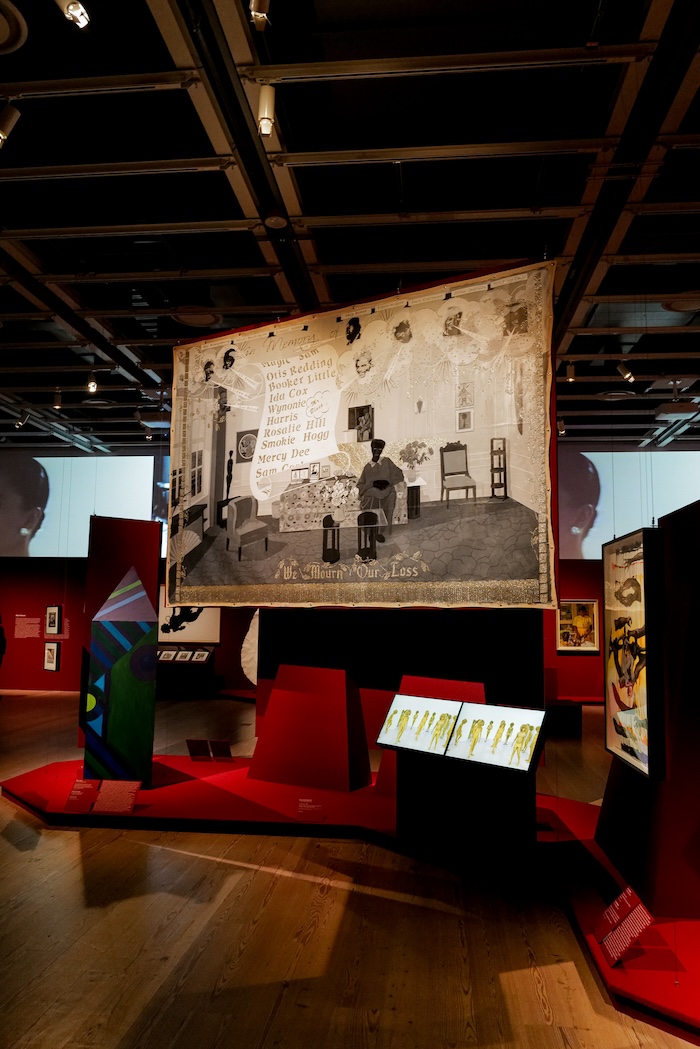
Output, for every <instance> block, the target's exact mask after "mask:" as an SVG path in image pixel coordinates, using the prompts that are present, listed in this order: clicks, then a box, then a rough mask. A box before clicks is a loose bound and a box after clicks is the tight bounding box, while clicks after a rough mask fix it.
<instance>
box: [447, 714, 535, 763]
mask: <svg viewBox="0 0 700 1049" xmlns="http://www.w3.org/2000/svg"><path fill="white" fill-rule="evenodd" d="M543 719H544V711H543V710H530V709H528V708H526V707H501V706H491V705H490V704H485V703H463V704H462V708H461V710H460V712H459V716H458V718H457V726H456V728H455V730H454V732H453V733H452V738H451V739H450V742H449V746H448V748H447V752H446V753H447V756H448V757H450V758H462V759H464V760H466V761H478V762H479V763H480V764H482V765H496V766H499V767H501V768H512V769H519V770H520V771H521V772H527V771H528V770H529V769H530V767H531V765H532V761H533V757H534V756H535V754H536V751H537V742H538V738H539V734H540V729H541V728H542V721H543Z"/></svg>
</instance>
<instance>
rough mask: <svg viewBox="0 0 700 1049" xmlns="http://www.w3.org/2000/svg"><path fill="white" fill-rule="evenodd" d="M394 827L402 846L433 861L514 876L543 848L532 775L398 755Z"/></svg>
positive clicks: (428, 756)
mask: <svg viewBox="0 0 700 1049" xmlns="http://www.w3.org/2000/svg"><path fill="white" fill-rule="evenodd" d="M396 827H397V833H398V836H399V838H400V839H401V841H402V842H404V843H405V844H406V845H407V846H409V847H410V848H411V849H414V850H416V851H417V852H420V853H421V854H423V855H426V856H429V857H432V858H434V859H435V860H440V861H443V862H444V861H453V862H455V863H457V864H458V865H459V866H460V867H462V868H463V869H464V870H465V871H472V872H474V873H477V872H479V871H489V870H491V869H494V868H495V869H498V870H499V871H503V870H504V866H503V865H504V864H508V868H507V869H509V870H511V871H512V865H513V863H517V864H520V863H521V862H522V860H523V858H524V857H526V856H527V855H528V854H529V853H530V852H531V851H532V850H533V849H534V846H535V843H536V840H537V804H536V783H535V776H534V773H533V772H520V771H518V770H516V769H504V768H492V767H489V766H488V765H480V764H476V763H475V762H468V761H459V760H457V759H450V758H445V757H442V756H436V755H433V754H422V753H419V752H415V751H408V750H400V751H397V752H396Z"/></svg>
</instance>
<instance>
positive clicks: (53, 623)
mask: <svg viewBox="0 0 700 1049" xmlns="http://www.w3.org/2000/svg"><path fill="white" fill-rule="evenodd" d="M44 632H45V633H46V634H60V633H61V606H60V605H47V606H46V622H45V625H44Z"/></svg>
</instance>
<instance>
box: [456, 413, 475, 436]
mask: <svg viewBox="0 0 700 1049" xmlns="http://www.w3.org/2000/svg"><path fill="white" fill-rule="evenodd" d="M455 429H456V430H457V432H458V433H470V432H471V431H472V430H473V429H474V409H473V408H458V409H457V418H456V425H455Z"/></svg>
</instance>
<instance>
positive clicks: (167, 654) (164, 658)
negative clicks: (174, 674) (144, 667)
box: [158, 648, 175, 663]
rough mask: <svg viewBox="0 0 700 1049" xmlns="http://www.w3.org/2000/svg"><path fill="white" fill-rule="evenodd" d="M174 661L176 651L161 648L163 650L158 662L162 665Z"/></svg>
mask: <svg viewBox="0 0 700 1049" xmlns="http://www.w3.org/2000/svg"><path fill="white" fill-rule="evenodd" d="M174 659H175V649H174V648H161V650H160V651H159V653H158V661H159V662H160V663H172V661H173V660H174Z"/></svg>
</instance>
